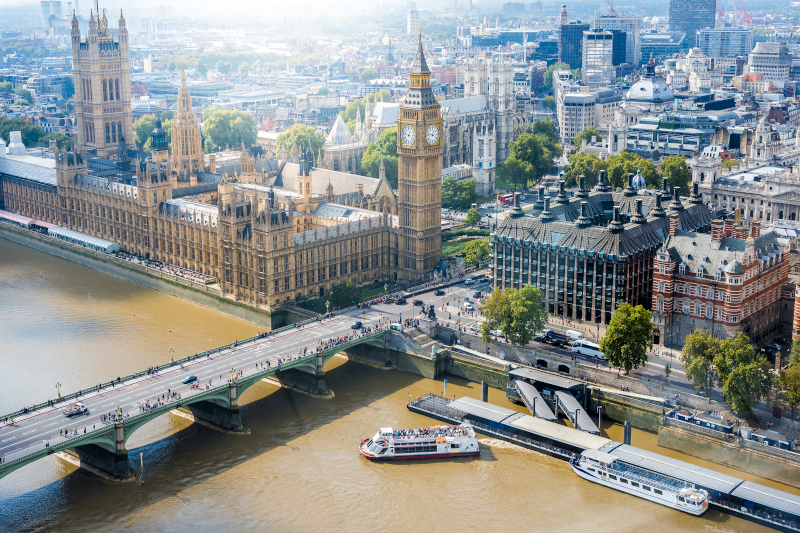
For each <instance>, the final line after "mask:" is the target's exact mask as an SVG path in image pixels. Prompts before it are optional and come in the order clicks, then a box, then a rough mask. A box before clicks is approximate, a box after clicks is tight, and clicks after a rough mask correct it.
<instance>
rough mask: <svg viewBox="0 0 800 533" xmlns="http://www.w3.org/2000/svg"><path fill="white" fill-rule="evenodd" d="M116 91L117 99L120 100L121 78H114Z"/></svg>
mask: <svg viewBox="0 0 800 533" xmlns="http://www.w3.org/2000/svg"><path fill="white" fill-rule="evenodd" d="M114 92H115V93H116V95H117V100H119V78H117V79H116V80H114Z"/></svg>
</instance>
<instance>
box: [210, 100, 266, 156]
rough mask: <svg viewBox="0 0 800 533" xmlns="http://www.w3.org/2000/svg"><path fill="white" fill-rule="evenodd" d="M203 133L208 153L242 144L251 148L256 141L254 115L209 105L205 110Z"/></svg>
mask: <svg viewBox="0 0 800 533" xmlns="http://www.w3.org/2000/svg"><path fill="white" fill-rule="evenodd" d="M203 135H204V136H205V138H206V143H205V151H206V153H211V152H214V151H216V150H219V149H226V148H230V147H232V146H241V145H242V144H244V146H245V147H247V148H249V147H251V146H253V144H254V143H255V142H256V130H255V127H254V125H253V115H251V114H250V113H246V112H244V111H229V110H222V109H219V108H216V107H207V108H205V109H204V110H203Z"/></svg>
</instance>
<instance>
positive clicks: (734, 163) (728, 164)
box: [722, 159, 742, 170]
mask: <svg viewBox="0 0 800 533" xmlns="http://www.w3.org/2000/svg"><path fill="white" fill-rule="evenodd" d="M740 166H742V162H741V161H739V160H738V159H726V160H725V161H723V162H722V168H725V169H728V170H730V169H732V168H733V167H736V168H739V167H740Z"/></svg>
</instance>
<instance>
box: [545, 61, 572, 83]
mask: <svg viewBox="0 0 800 533" xmlns="http://www.w3.org/2000/svg"><path fill="white" fill-rule="evenodd" d="M570 68H571V67H570V66H569V65H567V64H566V63H553V64H552V65H550V66H549V67H547V70H545V71H544V86H545V88H546V89H552V88H553V73H554V72H555V71H556V70H570Z"/></svg>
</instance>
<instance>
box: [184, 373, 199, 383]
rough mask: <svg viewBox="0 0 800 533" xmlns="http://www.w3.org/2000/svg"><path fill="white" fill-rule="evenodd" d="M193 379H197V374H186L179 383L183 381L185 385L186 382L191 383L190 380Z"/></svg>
mask: <svg viewBox="0 0 800 533" xmlns="http://www.w3.org/2000/svg"><path fill="white" fill-rule="evenodd" d="M193 381H197V376H195V375H191V376H186V377H185V378H183V379H182V380H181V383H183V384H184V385H186V384H188V383H191V382H193Z"/></svg>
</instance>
